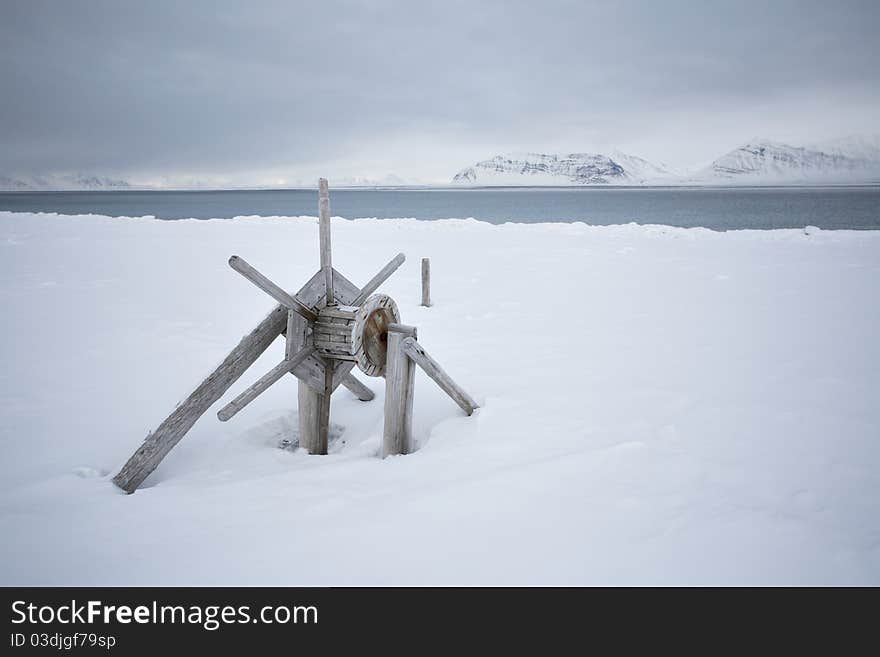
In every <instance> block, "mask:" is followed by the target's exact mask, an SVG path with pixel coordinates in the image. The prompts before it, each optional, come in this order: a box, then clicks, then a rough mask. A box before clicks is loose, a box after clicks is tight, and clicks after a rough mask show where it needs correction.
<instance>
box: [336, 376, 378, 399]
mask: <svg viewBox="0 0 880 657" xmlns="http://www.w3.org/2000/svg"><path fill="white" fill-rule="evenodd" d="M342 385H344V386H345V387H346V388H348V389H349V390H351V392H353V393H354V396H355V397H357V398H358V399H360V400H361V401H370V400H372V399H373V397H375V396H376V395H374V394H373V391H372V390H370V389H369V388H368V387H367V386H365V385H364V384H363V383H361V381H360V380H358V379H357V377H355V375H354V374H346V375H345V378H344V379H342Z"/></svg>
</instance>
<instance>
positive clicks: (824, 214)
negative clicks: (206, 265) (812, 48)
mask: <svg viewBox="0 0 880 657" xmlns="http://www.w3.org/2000/svg"><path fill="white" fill-rule="evenodd" d="M331 209H332V213H333V215H334V216H342V217H346V218H349V219H354V218H358V217H380V218H385V217H415V218H417V219H424V220H431V219H446V218H449V217H458V218H464V217H474V218H475V219H481V220H483V221H488V222H491V223H504V222H507V221H516V222H525V223H540V222H547V221H583V222H585V223H589V224H599V225H607V224H621V223H629V222H637V223H641V224H666V225H669V226H682V227H693V226H704V227H707V228H713V229H716V230H730V229H738V228H801V227H803V226H807V225H813V226H819V227H820V228H827V229H834V228H849V229H880V187H878V186H865V187H774V188H767V187H763V188H717V187H715V188H707V187H701V188H656V187H654V188H645V187H642V188H596V187H592V188H585V189H584V188H577V189H570V188H551V189H548V188H506V189H498V188H495V189H412V188H409V189H406V188H397V189H336V190H331ZM0 210H10V211H14V212H57V213H61V214H103V215H109V216H125V217H140V216H146V215H151V216H154V217H158V218H160V219H185V218H190V217H192V218H198V219H211V218H229V217H235V216H239V215H261V216H275V215H316V214H317V193H316V190H313V189H291V190H256V191H251V190H248V191H112V192H8V193H7V192H4V193H0Z"/></svg>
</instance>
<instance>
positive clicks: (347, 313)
mask: <svg viewBox="0 0 880 657" xmlns="http://www.w3.org/2000/svg"><path fill="white" fill-rule="evenodd" d="M337 276H338V274H337ZM334 278H335V277H334ZM358 292H360V291H358ZM357 310H358V306H332V307H329V306H328V307H327V308H321V310H320V311H318V318H319V319H318V321H324V318H326V317H332V318H334V319H340V320H342V319H353V318H354V314H355V313H356V312H357Z"/></svg>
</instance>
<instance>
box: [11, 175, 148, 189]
mask: <svg viewBox="0 0 880 657" xmlns="http://www.w3.org/2000/svg"><path fill="white" fill-rule="evenodd" d="M129 187H131V185H129V183H128V182H126V181H125V180H118V179H115V178H108V177H105V176H95V175H85V174H79V173H78V174H57V175H55V174H51V175H46V176H28V177H21V178H13V177H11V176H0V190H4V191H48V190H60V191H74V190H105V189H128V188H129Z"/></svg>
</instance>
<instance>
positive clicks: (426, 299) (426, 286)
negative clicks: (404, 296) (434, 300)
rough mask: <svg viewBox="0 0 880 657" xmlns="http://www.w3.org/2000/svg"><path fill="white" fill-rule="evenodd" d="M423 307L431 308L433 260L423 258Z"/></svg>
mask: <svg viewBox="0 0 880 657" xmlns="http://www.w3.org/2000/svg"><path fill="white" fill-rule="evenodd" d="M422 305H423V306H425V307H426V308H430V307H431V260H430V259H429V258H422Z"/></svg>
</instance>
